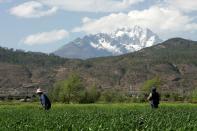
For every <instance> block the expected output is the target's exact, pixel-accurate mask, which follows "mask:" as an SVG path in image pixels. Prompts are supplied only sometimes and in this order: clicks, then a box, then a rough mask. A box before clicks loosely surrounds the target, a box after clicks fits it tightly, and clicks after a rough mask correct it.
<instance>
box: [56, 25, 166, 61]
mask: <svg viewBox="0 0 197 131" xmlns="http://www.w3.org/2000/svg"><path fill="white" fill-rule="evenodd" d="M160 42H162V40H161V39H160V38H159V36H158V35H157V34H155V33H153V32H152V31H151V30H149V29H147V28H141V27H139V26H134V27H132V28H130V27H123V28H120V29H117V30H116V31H114V32H112V33H109V34H106V33H98V34H95V35H88V36H85V37H83V38H78V39H76V40H74V41H72V42H70V43H68V44H66V45H65V46H63V47H62V48H60V49H59V50H57V51H55V52H54V54H56V55H58V56H61V57H67V58H80V59H87V58H93V57H102V56H115V55H121V54H125V53H130V52H134V51H138V50H141V49H143V48H146V47H150V46H153V45H155V44H158V43H160Z"/></svg>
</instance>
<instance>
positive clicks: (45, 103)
mask: <svg viewBox="0 0 197 131" xmlns="http://www.w3.org/2000/svg"><path fill="white" fill-rule="evenodd" d="M36 94H38V95H39V97H40V102H41V104H42V106H43V108H44V109H45V110H49V109H50V108H51V102H50V100H49V98H48V97H47V96H46V95H45V94H44V93H43V91H42V90H41V89H40V88H38V89H37V90H36Z"/></svg>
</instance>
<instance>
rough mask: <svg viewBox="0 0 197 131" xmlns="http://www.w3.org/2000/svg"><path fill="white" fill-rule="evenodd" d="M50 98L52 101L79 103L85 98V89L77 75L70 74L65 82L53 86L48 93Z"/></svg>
mask: <svg viewBox="0 0 197 131" xmlns="http://www.w3.org/2000/svg"><path fill="white" fill-rule="evenodd" d="M50 96H51V98H52V100H54V101H61V102H66V103H70V102H71V101H72V102H80V101H81V99H82V98H83V97H84V96H85V87H84V85H83V83H82V80H81V78H80V77H79V76H78V75H77V74H71V75H70V76H69V78H68V79H67V80H63V81H59V82H56V83H55V84H54V87H53V89H52V90H51V91H50Z"/></svg>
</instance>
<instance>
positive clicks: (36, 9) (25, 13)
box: [10, 1, 58, 18]
mask: <svg viewBox="0 0 197 131" xmlns="http://www.w3.org/2000/svg"><path fill="white" fill-rule="evenodd" d="M57 10H58V9H57V7H52V8H50V9H48V10H46V9H45V7H44V5H43V4H42V3H40V2H36V1H29V2H25V3H23V4H21V5H18V6H16V7H13V8H11V9H10V14H12V15H15V16H18V17H24V18H39V17H42V16H49V15H52V14H54V13H56V12H57Z"/></svg>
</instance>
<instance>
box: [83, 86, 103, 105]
mask: <svg viewBox="0 0 197 131" xmlns="http://www.w3.org/2000/svg"><path fill="white" fill-rule="evenodd" d="M100 95H101V94H100V91H99V90H98V89H97V88H96V85H93V86H92V87H90V88H88V89H86V91H85V96H84V97H83V98H82V99H81V101H80V103H95V102H96V101H98V99H99V98H100Z"/></svg>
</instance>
